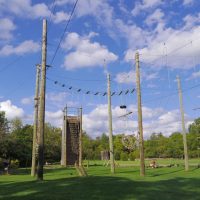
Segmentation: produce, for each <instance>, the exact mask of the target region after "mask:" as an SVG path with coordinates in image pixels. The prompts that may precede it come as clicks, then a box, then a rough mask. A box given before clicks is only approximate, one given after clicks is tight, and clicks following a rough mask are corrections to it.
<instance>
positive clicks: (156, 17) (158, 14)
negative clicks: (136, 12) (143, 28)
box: [145, 9, 164, 26]
mask: <svg viewBox="0 0 200 200" xmlns="http://www.w3.org/2000/svg"><path fill="white" fill-rule="evenodd" d="M163 17H164V13H163V12H162V10H161V9H156V10H155V11H154V12H153V13H152V14H151V15H149V16H148V17H147V18H146V20H145V23H146V24H147V25H149V26H151V25H153V24H157V23H161V22H162V21H163Z"/></svg>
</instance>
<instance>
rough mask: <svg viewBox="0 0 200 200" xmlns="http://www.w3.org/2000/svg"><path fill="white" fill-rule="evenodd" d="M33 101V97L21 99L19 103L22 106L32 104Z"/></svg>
mask: <svg viewBox="0 0 200 200" xmlns="http://www.w3.org/2000/svg"><path fill="white" fill-rule="evenodd" d="M33 100H34V98H33V97H25V98H23V99H21V103H22V104H24V105H30V104H33Z"/></svg>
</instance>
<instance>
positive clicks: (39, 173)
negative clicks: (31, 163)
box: [37, 19, 47, 180]
mask: <svg viewBox="0 0 200 200" xmlns="http://www.w3.org/2000/svg"><path fill="white" fill-rule="evenodd" d="M46 53H47V21H46V19H44V20H43V33H42V79H41V85H40V107H39V124H38V169H37V179H38V180H43V164H44V126H45V93H46Z"/></svg>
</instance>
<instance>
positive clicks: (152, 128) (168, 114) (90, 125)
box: [45, 104, 192, 138]
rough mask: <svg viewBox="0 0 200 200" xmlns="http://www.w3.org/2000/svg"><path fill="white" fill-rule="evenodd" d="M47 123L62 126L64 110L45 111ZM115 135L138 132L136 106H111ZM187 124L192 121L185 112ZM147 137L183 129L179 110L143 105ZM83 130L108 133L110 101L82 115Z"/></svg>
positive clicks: (95, 134)
mask: <svg viewBox="0 0 200 200" xmlns="http://www.w3.org/2000/svg"><path fill="white" fill-rule="evenodd" d="M130 111H131V112H132V114H130V115H129V116H128V117H123V116H124V115H125V114H126V113H127V112H130ZM45 116H46V122H50V123H51V124H52V125H54V126H58V127H62V117H63V112H62V110H58V111H56V112H52V111H46V115H45ZM112 116H113V134H114V135H116V134H121V133H124V134H127V135H129V134H135V135H137V133H138V122H137V107H136V105H129V106H128V107H127V110H123V109H120V108H119V107H113V108H112ZM185 118H186V127H188V126H189V124H191V123H192V121H191V120H190V118H189V117H188V116H187V115H186V116H185ZM143 128H144V137H145V138H148V137H149V136H150V135H151V134H152V133H160V132H162V133H163V134H164V135H165V136H169V135H170V134H171V133H173V132H176V131H181V130H182V129H181V119H180V113H179V110H170V111H166V110H165V109H163V108H160V107H158V108H154V109H152V108H149V107H146V106H143ZM83 129H84V130H85V131H86V132H87V133H88V134H89V135H90V136H91V137H97V136H100V135H101V134H102V133H107V134H108V108H107V104H99V105H97V106H96V107H95V108H94V109H93V110H91V111H90V112H89V113H87V114H84V115H83Z"/></svg>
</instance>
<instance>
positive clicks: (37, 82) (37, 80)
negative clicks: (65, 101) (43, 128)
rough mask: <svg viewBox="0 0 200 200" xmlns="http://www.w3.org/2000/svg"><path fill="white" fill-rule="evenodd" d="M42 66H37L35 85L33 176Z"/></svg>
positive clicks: (32, 174) (32, 172) (32, 173)
mask: <svg viewBox="0 0 200 200" xmlns="http://www.w3.org/2000/svg"><path fill="white" fill-rule="evenodd" d="M40 67H41V65H40V64H37V65H36V84H35V98H34V102H35V105H34V106H35V109H34V127H33V147H32V167H31V176H35V173H36V156H37V152H36V151H37V145H38V144H37V137H38V106H39V104H38V102H39V85H40Z"/></svg>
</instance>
